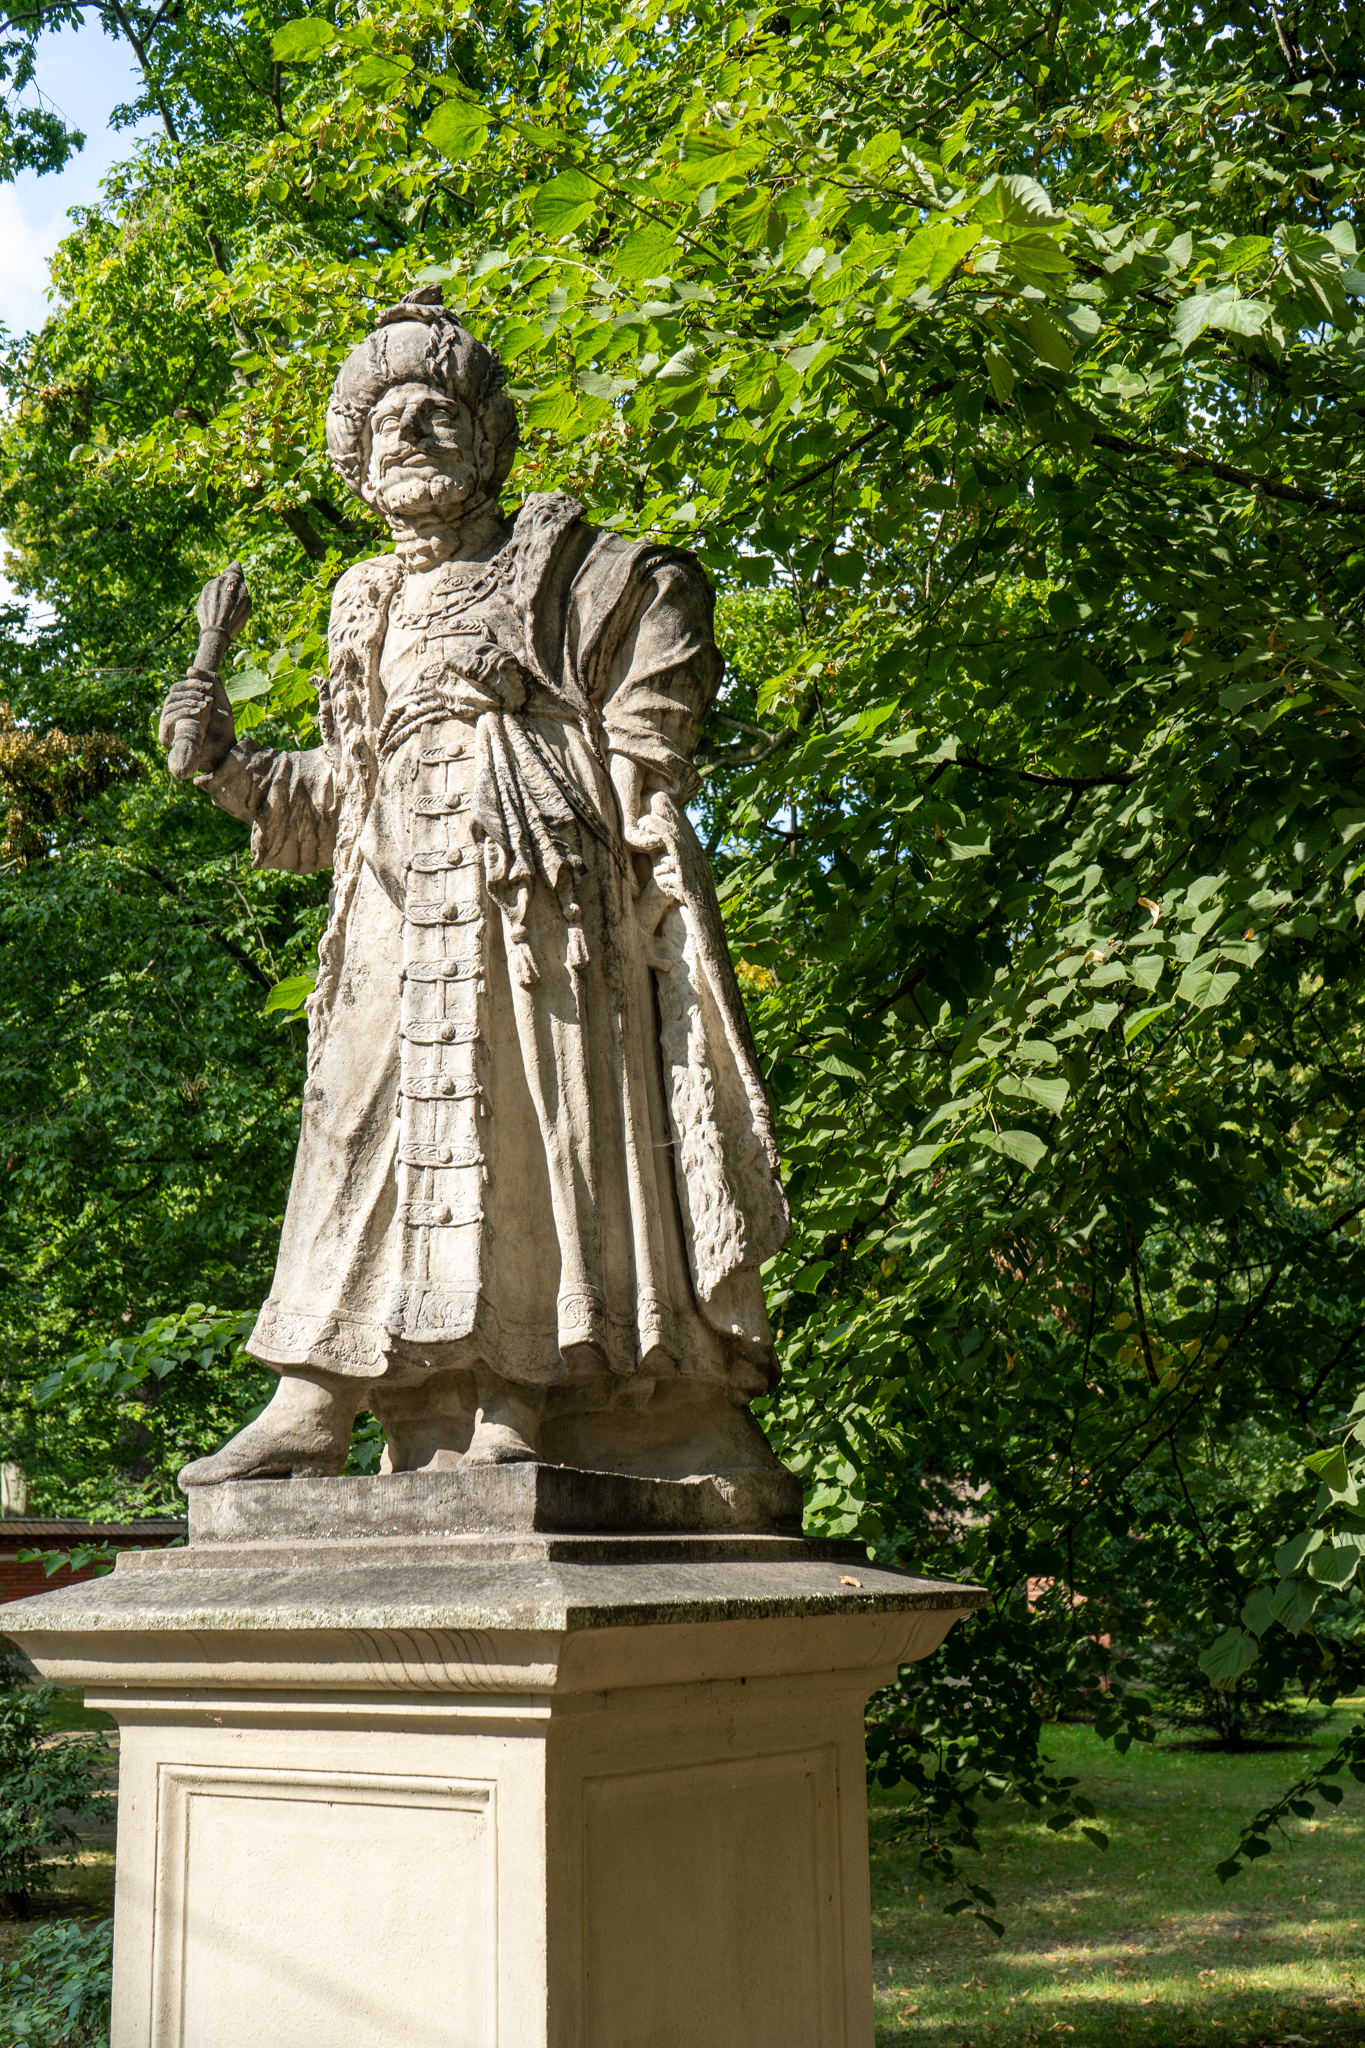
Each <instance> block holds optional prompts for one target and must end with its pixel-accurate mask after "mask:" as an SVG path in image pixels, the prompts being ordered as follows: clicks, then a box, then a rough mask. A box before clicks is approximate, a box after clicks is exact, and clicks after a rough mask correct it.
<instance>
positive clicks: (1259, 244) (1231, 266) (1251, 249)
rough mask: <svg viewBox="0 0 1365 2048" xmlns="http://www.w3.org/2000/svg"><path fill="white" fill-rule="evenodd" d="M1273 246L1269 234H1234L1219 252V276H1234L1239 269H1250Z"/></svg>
mask: <svg viewBox="0 0 1365 2048" xmlns="http://www.w3.org/2000/svg"><path fill="white" fill-rule="evenodd" d="M1274 246H1275V244H1274V242H1273V241H1272V240H1271V238H1270V236H1269V235H1234V237H1233V239H1232V240H1231V241H1230V242H1229V243H1228V245H1227V247H1226V248H1225V249H1223V250H1221V251H1220V252H1219V256H1218V272H1219V275H1220V277H1236V276H1237V274H1238V273H1239V272H1240V271H1243V270H1251V269H1252V268H1253V267H1254V266H1255V265H1256V264H1258V263H1260V262H1261V261H1262V260H1263V259H1264V258H1265V257H1267V256H1268V255H1269V254H1270V252H1271V250H1272V249H1273V248H1274Z"/></svg>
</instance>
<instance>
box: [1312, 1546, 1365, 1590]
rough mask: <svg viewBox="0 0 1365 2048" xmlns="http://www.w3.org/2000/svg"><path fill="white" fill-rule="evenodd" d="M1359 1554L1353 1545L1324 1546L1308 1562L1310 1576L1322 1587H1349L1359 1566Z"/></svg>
mask: <svg viewBox="0 0 1365 2048" xmlns="http://www.w3.org/2000/svg"><path fill="white" fill-rule="evenodd" d="M1360 1557H1361V1553H1360V1552H1359V1551H1358V1550H1357V1549H1356V1548H1355V1546H1354V1544H1342V1545H1341V1547H1340V1548H1339V1549H1338V1548H1337V1547H1336V1545H1330V1546H1329V1545H1327V1544H1324V1545H1323V1547H1322V1549H1321V1550H1315V1551H1314V1552H1313V1555H1312V1556H1311V1557H1310V1558H1309V1560H1308V1569H1309V1572H1310V1573H1311V1575H1312V1576H1313V1577H1314V1578H1315V1579H1316V1580H1317V1581H1318V1583H1319V1584H1320V1585H1323V1586H1349V1585H1350V1583H1351V1581H1352V1579H1353V1578H1354V1577H1355V1575H1356V1572H1357V1570H1358V1568H1359V1565H1360Z"/></svg>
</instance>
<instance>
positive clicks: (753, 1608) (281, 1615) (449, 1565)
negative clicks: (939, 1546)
mask: <svg viewBox="0 0 1365 2048" xmlns="http://www.w3.org/2000/svg"><path fill="white" fill-rule="evenodd" d="M682 1541H683V1540H682V1539H672V1541H671V1547H673V1548H674V1550H675V1552H676V1549H677V1548H678V1547H681V1545H682ZM649 1545H650V1539H649V1538H639V1539H636V1540H635V1542H634V1544H632V1545H631V1546H630V1548H629V1550H627V1551H626V1554H625V1555H624V1556H623V1555H622V1552H623V1550H626V1546H625V1545H624V1543H622V1544H618V1545H614V1546H612V1548H613V1550H614V1551H615V1555H610V1554H609V1555H608V1556H607V1557H599V1558H590V1559H589V1560H588V1561H584V1562H580V1561H577V1560H576V1559H574V1558H573V1557H572V1556H571V1557H569V1558H565V1557H563V1556H562V1555H561V1556H559V1557H557V1558H553V1559H549V1558H546V1559H539V1558H537V1559H532V1560H517V1559H513V1558H509V1557H508V1556H507V1555H506V1554H505V1553H504V1554H498V1553H496V1552H495V1553H494V1554H493V1555H492V1556H484V1557H482V1558H479V1559H477V1560H471V1559H467V1558H465V1557H461V1556H460V1555H459V1554H458V1553H454V1555H453V1558H452V1550H451V1548H450V1547H449V1546H443V1548H442V1552H441V1555H440V1556H439V1557H438V1558H435V1559H433V1561H431V1562H427V1561H420V1560H419V1561H416V1562H412V1561H404V1562H401V1563H398V1562H392V1563H391V1562H389V1561H388V1559H387V1558H386V1557H385V1555H384V1552H383V1546H382V1544H377V1543H373V1542H371V1543H369V1544H366V1545H363V1546H356V1548H355V1551H354V1553H353V1554H354V1555H355V1556H357V1557H359V1558H361V1559H363V1560H365V1561H364V1562H359V1563H350V1562H348V1563H346V1564H338V1563H332V1562H331V1561H321V1562H320V1561H318V1557H317V1552H316V1551H315V1549H314V1546H313V1544H312V1543H309V1544H307V1545H306V1546H302V1547H301V1549H300V1550H299V1552H298V1553H296V1554H297V1555H298V1556H300V1557H301V1558H303V1559H304V1560H305V1562H303V1563H302V1564H301V1565H292V1564H291V1565H286V1564H284V1563H283V1562H281V1563H280V1564H278V1565H275V1566H273V1567H268V1566H267V1567H263V1566H261V1565H259V1564H253V1565H252V1566H250V1567H248V1566H245V1565H242V1564H239V1563H237V1562H236V1560H235V1559H233V1560H231V1561H229V1562H227V1563H225V1564H223V1565H215V1564H214V1563H212V1562H209V1561H208V1559H209V1556H210V1552H209V1551H207V1550H206V1551H205V1552H204V1553H203V1556H202V1558H201V1557H198V1556H196V1555H194V1553H193V1551H192V1550H191V1551H164V1552H161V1553H160V1554H159V1555H158V1557H157V1558H156V1561H155V1563H154V1564H149V1563H148V1559H147V1558H144V1559H137V1558H135V1557H134V1556H132V1555H131V1554H127V1555H125V1556H123V1557H121V1558H120V1559H119V1562H118V1568H117V1569H116V1570H115V1571H114V1572H113V1573H112V1574H110V1575H109V1576H108V1577H106V1578H102V1579H95V1580H92V1581H89V1582H87V1583H86V1584H84V1585H80V1586H73V1587H70V1588H69V1589H64V1590H63V1591H61V1592H57V1593H45V1594H42V1595H40V1596H39V1597H38V1598H37V1599H35V1600H18V1601H15V1602H13V1603H12V1604H11V1605H10V1606H8V1607H6V1609H5V1614H4V1623H5V1632H6V1633H7V1634H9V1635H13V1636H14V1637H15V1638H16V1639H17V1640H19V1641H25V1640H26V1639H27V1638H28V1637H29V1636H30V1635H31V1634H33V1633H34V1632H35V1631H36V1632H38V1633H40V1634H41V1635H42V1636H43V1637H44V1638H47V1639H52V1638H54V1637H56V1636H62V1635H69V1634H79V1635H81V1636H83V1637H90V1636H93V1635H98V1634H101V1633H105V1632H112V1633H117V1634H126V1633H129V1632H137V1633H141V1634H145V1635H153V1636H154V1635H163V1634H167V1633H169V1634H176V1633H179V1632H181V1631H184V1630H194V1631H196V1632H211V1633H214V1634H220V1633H236V1632H238V1631H242V1630H247V1631H271V1630H280V1631H297V1630H309V1631H322V1632H327V1633H330V1632H334V1631H338V1630H341V1631H345V1630H349V1629H355V1628H392V1629H438V1630H440V1629H455V1630H461V1629H491V1630H496V1631H506V1630H511V1631H526V1630H529V1631H541V1630H546V1629H549V1630H556V1631H560V1632H562V1633H573V1632H574V1631H576V1630H579V1629H598V1628H607V1627H641V1626H644V1625H646V1624H649V1625H660V1626H662V1625H676V1624H679V1623H682V1622H713V1621H725V1620H741V1619H743V1620H759V1619H765V1618H773V1617H781V1616H785V1617H792V1616H804V1617H807V1618H810V1617H813V1616H817V1615H830V1614H838V1615H840V1616H842V1615H846V1614H853V1613H878V1614H909V1613H921V1612H924V1613H929V1612H933V1613H938V1614H941V1615H943V1616H946V1617H947V1618H948V1619H951V1618H952V1616H954V1615H956V1614H959V1613H963V1612H965V1611H966V1610H967V1609H968V1608H971V1607H977V1606H980V1605H981V1604H982V1603H983V1602H984V1601H985V1599H986V1598H987V1595H986V1594H985V1593H984V1592H982V1591H981V1589H980V1588H978V1587H971V1586H967V1587H963V1586H960V1585H957V1584H956V1583H954V1582H953V1581H952V1580H947V1579H919V1578H914V1577H911V1576H910V1575H909V1574H907V1573H904V1572H889V1571H882V1570H879V1569H877V1568H876V1567H875V1566H872V1565H867V1564H857V1565H851V1564H850V1563H849V1561H848V1560H846V1559H839V1558H836V1559H831V1558H827V1557H821V1556H819V1555H818V1554H812V1552H818V1549H819V1548H820V1546H816V1545H807V1544H805V1543H801V1544H799V1545H797V1544H793V1545H792V1546H791V1549H792V1551H800V1552H804V1553H805V1554H804V1555H800V1554H797V1555H792V1554H790V1553H789V1554H787V1555H785V1556H778V1557H772V1556H760V1557H741V1558H734V1557H733V1556H725V1555H722V1556H720V1557H718V1556H717V1555H716V1553H715V1547H714V1544H713V1543H712V1542H710V1541H709V1540H708V1539H704V1538H703V1539H697V1548H698V1551H699V1553H700V1554H699V1555H697V1556H695V1557H686V1556H684V1557H682V1558H679V1557H677V1556H676V1554H675V1555H674V1556H672V1557H670V1558H667V1559H658V1558H656V1557H653V1556H651V1554H650V1548H649ZM225 1547H230V1546H225ZM411 1556H412V1553H411V1552H409V1553H408V1558H409V1559H410V1558H411ZM148 1558H150V1553H149V1554H148ZM370 1560H375V1561H373V1562H372V1561H370ZM944 1626H945V1628H946V1626H947V1621H946V1620H945V1622H944ZM30 1654H31V1655H33V1656H35V1658H36V1657H37V1654H38V1653H37V1652H36V1651H34V1650H30Z"/></svg>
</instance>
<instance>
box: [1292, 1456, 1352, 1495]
mask: <svg viewBox="0 0 1365 2048" xmlns="http://www.w3.org/2000/svg"><path fill="white" fill-rule="evenodd" d="M1303 1462H1304V1466H1305V1468H1306V1469H1307V1470H1308V1471H1309V1472H1312V1473H1315V1474H1316V1476H1317V1477H1318V1478H1319V1479H1320V1480H1321V1481H1322V1483H1323V1485H1324V1486H1325V1487H1327V1489H1328V1491H1329V1492H1331V1493H1340V1494H1345V1493H1348V1492H1351V1491H1353V1489H1352V1486H1351V1468H1350V1466H1349V1465H1348V1464H1347V1462H1346V1446H1345V1445H1344V1444H1333V1445H1332V1447H1331V1449H1330V1450H1326V1451H1314V1452H1313V1453H1312V1455H1311V1456H1310V1457H1307V1458H1305V1459H1304V1461H1303Z"/></svg>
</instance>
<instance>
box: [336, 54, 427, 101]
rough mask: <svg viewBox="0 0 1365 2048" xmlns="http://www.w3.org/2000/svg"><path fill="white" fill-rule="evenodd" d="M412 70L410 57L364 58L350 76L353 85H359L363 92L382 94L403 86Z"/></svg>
mask: <svg viewBox="0 0 1365 2048" xmlns="http://www.w3.org/2000/svg"><path fill="white" fill-rule="evenodd" d="M411 70H412V59H411V58H410V57H362V58H361V60H360V62H359V63H358V64H357V65H356V66H355V67H354V68H353V70H352V71H351V72H350V73H349V74H348V75H349V77H350V81H351V83H352V85H358V86H359V87H360V89H361V91H362V92H367V91H371V90H375V91H381V92H382V91H386V90H387V89H388V88H389V87H390V86H395V85H401V84H402V83H403V80H404V79H405V78H406V77H407V75H408V73H409V72H410V71H411Z"/></svg>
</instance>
